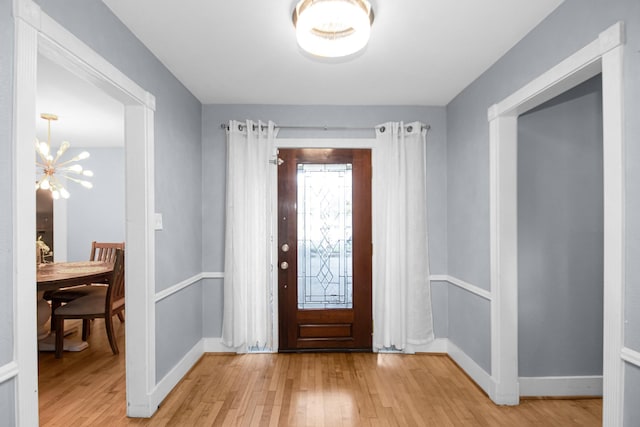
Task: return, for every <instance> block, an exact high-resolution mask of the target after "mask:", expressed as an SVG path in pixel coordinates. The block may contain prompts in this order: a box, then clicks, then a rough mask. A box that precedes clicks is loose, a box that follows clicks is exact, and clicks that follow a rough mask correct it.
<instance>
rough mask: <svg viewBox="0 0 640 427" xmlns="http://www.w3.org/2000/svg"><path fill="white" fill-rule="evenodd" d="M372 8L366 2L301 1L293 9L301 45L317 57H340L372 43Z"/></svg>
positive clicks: (340, 0) (352, 0) (348, 0)
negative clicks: (370, 40)
mask: <svg viewBox="0 0 640 427" xmlns="http://www.w3.org/2000/svg"><path fill="white" fill-rule="evenodd" d="M371 24H373V9H372V8H371V4H370V3H369V2H368V1H367V0H300V1H299V2H298V4H297V5H296V7H295V9H294V10H293V25H294V27H295V28H296V38H297V40H298V45H299V46H300V47H301V48H302V49H304V50H305V51H307V52H309V53H311V54H312V55H315V56H320V57H327V58H337V57H342V56H348V55H351V54H354V53H356V52H358V51H360V50H362V49H363V48H364V47H365V46H366V45H367V42H368V41H369V34H370V33H371Z"/></svg>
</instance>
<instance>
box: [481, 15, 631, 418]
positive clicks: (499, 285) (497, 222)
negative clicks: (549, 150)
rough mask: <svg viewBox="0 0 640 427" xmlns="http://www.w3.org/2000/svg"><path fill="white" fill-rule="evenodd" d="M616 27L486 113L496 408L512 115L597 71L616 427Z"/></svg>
mask: <svg viewBox="0 0 640 427" xmlns="http://www.w3.org/2000/svg"><path fill="white" fill-rule="evenodd" d="M623 43H624V27H623V24H622V22H619V23H617V24H615V25H613V26H611V27H610V28H609V29H607V30H606V31H604V32H602V33H601V34H600V35H599V36H598V38H596V39H595V40H594V41H593V42H592V43H590V44H588V45H587V46H585V47H584V48H582V49H581V50H579V51H578V52H576V53H575V54H573V55H571V56H570V57H568V58H567V59H565V60H564V61H562V62H561V63H559V64H558V65H557V66H555V67H553V68H552V69H550V70H549V71H547V72H546V73H544V74H542V75H541V76H540V77H538V78H536V79H534V80H533V81H531V82H530V83H529V84H527V85H525V86H524V87H523V88H521V89H520V90H518V91H516V92H514V93H513V94H512V95H510V96H509V97H507V98H505V99H504V100H502V101H501V102H499V103H497V104H495V105H493V106H491V107H490V108H489V112H488V113H489V121H490V186H491V189H490V210H491V214H490V222H491V226H490V230H491V231H490V239H491V292H492V295H493V301H492V304H491V371H492V377H493V379H494V382H495V384H496V385H495V390H494V391H493V393H492V395H491V398H492V399H493V401H494V402H496V403H499V404H517V403H518V401H519V393H518V309H517V307H518V254H517V248H518V245H517V237H518V236H517V186H516V178H517V139H518V135H517V132H518V122H517V120H518V116H519V115H520V114H522V113H524V112H526V111H528V110H530V109H532V108H534V107H536V106H538V105H540V104H542V103H544V102H545V101H547V100H549V99H552V98H553V97H555V96H557V95H559V94H561V93H563V92H565V91H566V90H568V89H570V88H572V87H574V86H576V85H577V84H579V83H581V82H583V81H585V80H587V79H589V78H590V77H593V76H595V75H597V74H598V73H599V72H602V92H603V158H604V295H605V299H604V345H603V352H604V353H603V354H604V368H603V377H604V385H603V396H604V407H603V422H604V425H605V426H617V425H621V424H622V417H623V400H624V396H623V390H624V375H623V369H624V363H623V361H622V359H621V358H620V350H621V349H622V342H623V307H624V304H623V294H624V263H625V259H624V150H623V147H624V138H623V125H624V121H623V117H624V114H623V109H624V104H623V79H622V77H623V65H624V64H623V49H624V45H623Z"/></svg>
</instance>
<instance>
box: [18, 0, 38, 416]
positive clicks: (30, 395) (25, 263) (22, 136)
mask: <svg viewBox="0 0 640 427" xmlns="http://www.w3.org/2000/svg"><path fill="white" fill-rule="evenodd" d="M14 6H15V4H14ZM21 10H22V9H21ZM28 10H29V11H30V12H33V9H28ZM30 17H31V18H33V15H32V14H30ZM37 43H38V32H37V31H36V29H35V28H33V27H32V26H30V25H29V24H28V23H26V22H25V21H24V20H22V19H20V17H16V20H15V53H14V55H15V68H14V104H13V112H14V117H13V120H14V126H13V129H14V134H13V142H12V145H13V156H14V157H13V165H14V170H13V176H14V186H13V212H12V216H13V221H12V222H13V227H14V228H13V230H14V233H13V257H14V258H13V295H14V304H13V337H14V340H15V341H14V357H13V359H14V361H15V362H16V363H17V365H18V367H19V373H18V376H17V377H16V425H20V426H37V425H38V358H37V356H38V349H37V342H38V341H37V336H36V335H37V334H36V305H35V298H36V269H35V268H36V267H35V262H34V259H35V246H33V244H32V243H31V241H32V240H33V236H34V231H35V229H36V222H35V212H36V201H35V199H36V198H35V196H34V193H33V191H34V189H33V171H34V166H33V161H34V154H33V143H31V141H33V136H34V135H35V134H36V132H35V119H34V117H36V102H35V101H36V81H37V57H38V50H37ZM23 99H27V102H23ZM25 165H31V168H28V167H24V166H25Z"/></svg>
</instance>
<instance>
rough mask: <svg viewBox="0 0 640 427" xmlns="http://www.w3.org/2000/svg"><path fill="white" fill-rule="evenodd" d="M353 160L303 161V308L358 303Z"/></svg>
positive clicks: (300, 174)
mask: <svg viewBox="0 0 640 427" xmlns="http://www.w3.org/2000/svg"><path fill="white" fill-rule="evenodd" d="M351 172H352V165H351V164H350V163H349V164H326V165H325V164H299V165H298V206H297V208H298V309H300V310H304V309H339V308H352V307H353V256H352V253H353V249H352V206H353V200H352V177H351Z"/></svg>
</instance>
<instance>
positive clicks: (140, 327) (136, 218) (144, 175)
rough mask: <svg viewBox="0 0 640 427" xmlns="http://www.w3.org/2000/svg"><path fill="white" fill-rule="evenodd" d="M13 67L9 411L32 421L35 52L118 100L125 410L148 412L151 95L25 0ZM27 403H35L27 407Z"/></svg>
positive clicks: (18, 11)
mask: <svg viewBox="0 0 640 427" xmlns="http://www.w3.org/2000/svg"><path fill="white" fill-rule="evenodd" d="M14 16H15V46H16V49H15V55H16V61H15V64H16V67H15V73H14V76H15V77H14V78H15V80H14V82H15V84H14V90H15V103H14V105H15V109H14V138H13V152H14V160H15V163H14V165H15V172H14V178H15V179H14V195H15V196H14V212H13V214H14V216H13V224H14V235H15V236H17V237H16V239H14V242H13V248H14V251H13V253H14V254H15V257H14V263H15V266H14V271H15V274H14V283H15V284H16V286H15V287H14V295H15V301H16V303H15V307H16V316H15V320H14V337H15V352H14V354H16V362H17V365H18V366H19V370H18V372H17V375H18V376H19V381H17V382H16V384H17V387H16V395H17V398H16V405H17V412H18V414H17V416H18V419H19V420H20V423H21V424H25V425H37V424H38V411H37V408H38V374H37V363H38V352H37V339H36V307H35V304H34V303H33V301H34V295H35V292H36V272H35V263H34V256H33V254H34V245H33V243H31V242H32V241H33V237H32V236H33V232H34V230H35V228H36V224H35V218H36V208H35V197H34V175H33V170H34V169H33V164H34V163H33V162H34V150H33V144H32V141H33V137H34V135H35V134H36V127H35V120H34V117H36V114H37V113H38V111H37V87H36V81H37V64H38V56H39V55H43V56H45V57H47V58H48V59H49V60H51V61H53V62H54V63H56V64H57V65H59V66H61V67H63V68H65V69H67V70H68V71H70V72H72V73H74V74H76V75H78V76H79V77H81V78H83V79H84V80H86V81H89V82H91V83H92V84H94V85H95V86H97V87H99V88H100V89H102V90H103V91H105V92H106V93H107V94H109V95H110V96H112V97H113V98H114V99H116V100H117V101H119V102H120V103H122V104H123V105H124V118H125V130H124V133H125V172H126V189H125V199H126V203H125V205H126V211H125V218H126V231H125V236H126V237H125V240H126V241H127V265H128V266H129V268H127V269H126V273H125V274H126V279H125V281H126V282H127V283H135V285H136V286H130V287H128V288H127V292H126V302H125V304H126V305H127V306H130V307H133V306H135V307H136V308H137V310H129V311H128V312H127V321H126V322H125V328H126V347H127V351H126V370H127V379H126V388H127V413H128V415H129V416H133V417H136V416H138V417H141V416H142V417H144V416H150V415H151V414H153V412H154V411H155V410H156V408H157V403H156V402H152V401H151V400H152V399H149V396H150V395H152V392H153V389H154V387H155V382H156V381H155V353H154V351H155V350H154V349H155V316H154V313H155V303H154V294H155V289H154V283H155V279H154V276H155V266H154V258H155V257H154V248H155V243H154V234H153V228H152V226H151V224H152V221H151V219H152V217H153V212H154V201H153V194H154V189H153V182H154V179H153V176H154V175H153V161H152V159H153V158H154V156H153V144H154V139H153V128H154V114H153V111H154V109H155V98H154V97H153V95H152V94H150V93H148V92H146V91H145V90H143V89H142V88H140V87H139V86H138V85H137V84H136V83H134V82H133V81H131V80H130V79H129V78H128V77H127V76H125V75H124V74H122V73H121V72H120V71H119V70H118V69H116V68H115V67H113V66H112V65H111V64H109V63H108V62H107V61H105V60H104V59H103V58H102V57H101V56H100V55H98V54H97V53H96V52H94V51H93V50H91V49H90V48H89V47H88V46H86V45H85V44H84V43H83V42H81V41H80V40H78V39H77V38H76V37H75V36H73V35H72V34H71V33H69V32H68V31H67V30H66V29H64V28H63V27H61V26H60V25H59V24H58V23H56V22H55V21H54V20H53V19H51V18H50V17H49V16H47V15H46V14H44V13H43V12H42V11H41V10H40V8H39V6H38V5H37V4H35V3H33V2H32V1H29V0H22V1H18V2H16V3H15V7H14ZM34 408H35V409H34Z"/></svg>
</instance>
